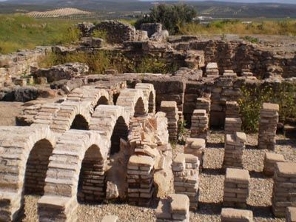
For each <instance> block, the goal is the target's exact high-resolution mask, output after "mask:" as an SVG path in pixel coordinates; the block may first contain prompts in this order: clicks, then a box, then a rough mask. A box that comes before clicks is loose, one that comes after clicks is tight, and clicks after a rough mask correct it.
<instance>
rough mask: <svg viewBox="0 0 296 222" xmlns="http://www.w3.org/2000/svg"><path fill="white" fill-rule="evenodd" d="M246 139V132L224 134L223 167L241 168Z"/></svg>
mask: <svg viewBox="0 0 296 222" xmlns="http://www.w3.org/2000/svg"><path fill="white" fill-rule="evenodd" d="M246 141H247V137H246V134H245V133H242V132H236V133H234V134H226V135H225V144H224V161H223V167H224V168H227V167H231V168H243V151H244V149H245V142H246Z"/></svg>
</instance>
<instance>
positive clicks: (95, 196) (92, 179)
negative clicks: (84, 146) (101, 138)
mask: <svg viewBox="0 0 296 222" xmlns="http://www.w3.org/2000/svg"><path fill="white" fill-rule="evenodd" d="M105 193H106V191H105V175H104V160H103V159H102V156H101V153H100V148H99V147H97V146H96V145H92V146H91V147H89V148H88V150H87V151H86V153H85V156H84V159H83V161H82V164H81V170H80V174H79V182H78V190H77V200H78V202H84V203H86V202H87V203H97V202H101V201H102V200H103V199H104V198H105Z"/></svg>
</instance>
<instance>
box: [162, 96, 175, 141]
mask: <svg viewBox="0 0 296 222" xmlns="http://www.w3.org/2000/svg"><path fill="white" fill-rule="evenodd" d="M160 110H161V112H164V113H166V117H167V119H168V131H169V140H170V141H176V140H177V139H178V120H179V115H178V107H177V103H176V102H175V101H162V102H161V105H160Z"/></svg>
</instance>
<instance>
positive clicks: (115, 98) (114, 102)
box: [113, 93, 119, 104]
mask: <svg viewBox="0 0 296 222" xmlns="http://www.w3.org/2000/svg"><path fill="white" fill-rule="evenodd" d="M118 97H119V93H114V94H113V104H116V103H117V99H118Z"/></svg>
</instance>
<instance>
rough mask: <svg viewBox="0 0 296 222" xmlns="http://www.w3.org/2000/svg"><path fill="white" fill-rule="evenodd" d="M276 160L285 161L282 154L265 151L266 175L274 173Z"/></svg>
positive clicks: (264, 170)
mask: <svg viewBox="0 0 296 222" xmlns="http://www.w3.org/2000/svg"><path fill="white" fill-rule="evenodd" d="M276 162H285V158H284V156H283V155H282V154H276V153H265V156H264V168H263V173H264V175H266V176H273V175H274V167H275V163H276Z"/></svg>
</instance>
